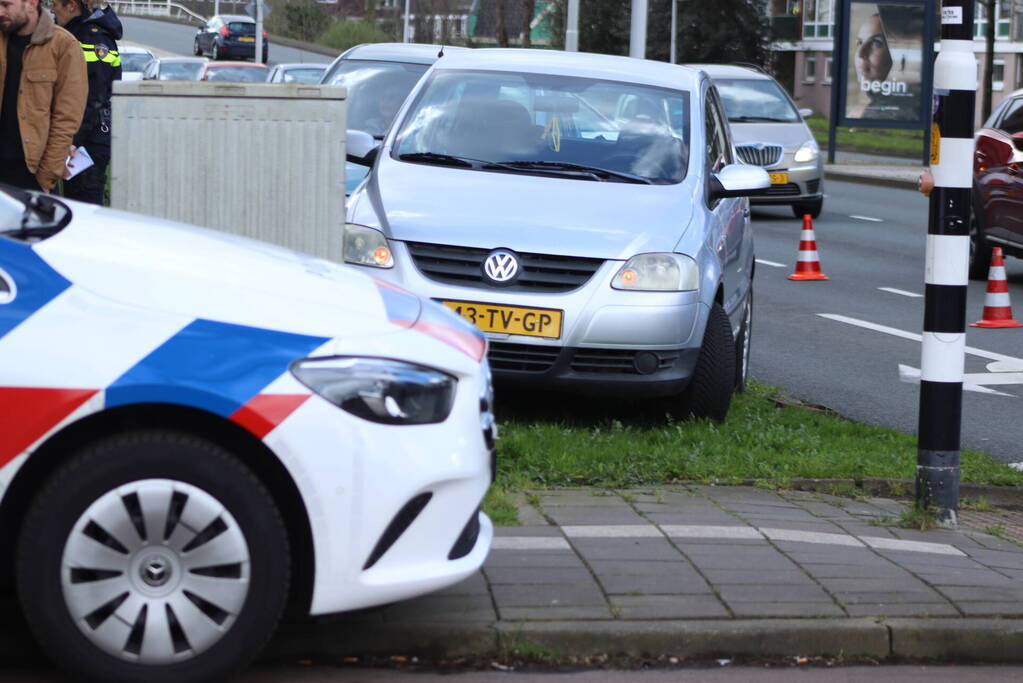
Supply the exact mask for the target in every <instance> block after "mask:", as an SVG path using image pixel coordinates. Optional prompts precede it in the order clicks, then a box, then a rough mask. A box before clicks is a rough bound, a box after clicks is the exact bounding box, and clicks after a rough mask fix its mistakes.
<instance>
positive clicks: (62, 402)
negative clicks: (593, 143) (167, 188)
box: [0, 185, 494, 681]
mask: <svg viewBox="0 0 1023 683" xmlns="http://www.w3.org/2000/svg"><path fill="white" fill-rule="evenodd" d="M485 351H486V343H485V340H484V339H483V337H482V336H481V334H480V333H479V332H477V331H476V329H475V328H474V327H472V326H471V325H469V324H468V323H465V322H463V321H462V319H460V318H458V317H457V316H455V315H454V314H451V313H449V312H448V311H447V310H445V309H443V308H441V307H440V306H438V305H436V304H432V303H430V302H426V301H423V300H421V299H419V298H418V297H415V296H413V295H411V294H409V293H407V292H405V291H403V290H400V289H398V288H396V287H394V286H393V285H388V284H384V283H382V282H380V281H376V280H374V279H372V278H370V277H367V276H365V275H363V274H362V273H358V272H354V271H352V270H350V269H349V268H347V267H345V266H338V265H335V264H333V263H329V262H325V261H322V260H318V259H314V258H312V257H307V256H304V255H301V254H297V253H293V252H290V251H286V250H283V249H278V248H276V247H271V246H269V245H264V244H261V243H256V242H250V241H247V240H244V239H240V238H237V237H233V236H228V235H224V234H221V233H215V232H212V231H207V230H203V229H199V228H193V227H189V226H183V225H177V224H173V223H170V222H166V221H161V220H157V219H151V218H143V217H140V216H135V215H131V214H127V213H122V212H118V211H113V210H110V209H102V208H99V207H95V206H91V205H86V204H79V203H75V202H62V201H58V200H57V199H55V198H54V197H51V196H48V195H43V194H38V193H30V192H23V191H20V190H14V189H11V188H9V187H6V186H2V185H0V422H2V426H3V428H2V430H0V543H2V544H3V545H2V547H3V548H5V551H4V552H3V553H0V568H2V571H3V576H4V578H5V579H6V580H5V581H4V585H5V586H7V587H13V588H16V590H17V594H18V597H19V600H20V603H21V605H22V608H23V610H24V612H25V614H26V617H27V619H28V622H29V624H30V626H31V628H32V630H33V632H34V634H35V636H36V638H37V640H38V641H39V643H40V645H41V646H42V647H43V649H44V650H45V651H46V652H47V653H48V654H49V655H50V656H51V657H52V658H53V659H54V660H55V661H57V662H59V663H60V664H61V665H62V666H64V667H65V668H67V669H68V670H69V671H72V672H74V675H75V677H76V678H81V677H87V678H93V679H100V680H107V681H109V680H147V681H163V680H166V681H171V680H173V681H184V680H207V679H219V678H223V677H225V676H227V675H229V674H230V673H231V672H233V671H235V670H237V669H238V668H239V667H240V666H242V665H243V664H244V663H246V662H247V661H248V660H249V659H250V658H251V657H253V656H254V655H255V654H256V653H257V652H258V651H259V649H260V648H261V646H262V645H263V644H264V643H265V642H266V641H267V639H268V638H269V636H270V634H271V633H272V632H273V630H274V628H275V626H276V624H277V621H278V619H279V618H280V615H281V613H282V611H283V610H284V609H285V607H286V606H291V607H292V608H296V609H297V610H300V613H306V614H312V615H319V614H324V613H330V612H339V611H344V610H351V609H356V608H362V607H368V606H373V605H380V604H384V603H389V602H393V601H395V600H399V599H403V598H407V597H410V596H415V595H418V594H422V593H425V592H428V591H432V590H435V589H438V588H441V587H444V586H447V585H450V584H453V583H455V582H457V581H459V580H461V579H463V578H465V577H466V576H468V575H470V574H471V573H473V572H474V571H475V570H476V569H477V568H479V566H480V565H481V564H482V563H483V560H484V558H485V556H486V554H487V552H488V549H489V546H490V541H491V538H492V536H493V527H492V525H491V523H490V521H489V520H488V519H487V517H486V515H485V514H483V513H481V512H480V508H479V506H480V502H481V500H482V498H483V495H484V493H485V491H486V489H487V487H488V485H489V483H490V481H491V478H492V473H493V460H492V453H493V436H494V434H493V417H492V414H491V400H492V398H491V397H492V394H491V389H490V375H489V370H488V366H487V363H486V360H485ZM8 549H9V550H8Z"/></svg>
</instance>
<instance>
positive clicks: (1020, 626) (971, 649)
mask: <svg viewBox="0 0 1023 683" xmlns="http://www.w3.org/2000/svg"><path fill="white" fill-rule="evenodd" d="M885 624H886V625H887V626H888V628H889V629H891V641H892V643H891V655H892V656H894V657H905V658H910V659H940V660H943V661H949V660H965V661H977V662H1023V621H1021V620H1019V619H888V620H887V621H886V622H885Z"/></svg>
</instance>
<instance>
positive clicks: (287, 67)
mask: <svg viewBox="0 0 1023 683" xmlns="http://www.w3.org/2000/svg"><path fill="white" fill-rule="evenodd" d="M326 70H327V65H326V64H310V63H309V62H305V63H301V62H299V63H295V64H277V65H276V66H274V68H273V69H271V70H270V75H269V76H267V78H266V80H267V82H269V83H319V82H320V79H321V78H322V77H323V72H324V71H326Z"/></svg>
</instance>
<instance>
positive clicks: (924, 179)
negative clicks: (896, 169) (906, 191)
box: [917, 168, 934, 197]
mask: <svg viewBox="0 0 1023 683" xmlns="http://www.w3.org/2000/svg"><path fill="white" fill-rule="evenodd" d="M917 189H918V190H920V193H921V194H922V195H923V196H925V197H930V196H931V190H933V189H934V176H933V175H931V169H929V168H925V169H924V170H923V172H922V173H921V174H920V180H919V181H918V182H917Z"/></svg>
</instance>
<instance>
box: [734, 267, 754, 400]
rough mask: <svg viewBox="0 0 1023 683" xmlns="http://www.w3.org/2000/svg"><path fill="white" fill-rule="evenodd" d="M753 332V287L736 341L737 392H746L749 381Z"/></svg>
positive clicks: (750, 290) (751, 287)
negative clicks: (747, 381)
mask: <svg viewBox="0 0 1023 683" xmlns="http://www.w3.org/2000/svg"><path fill="white" fill-rule="evenodd" d="M752 332H753V285H750V288H749V291H748V292H747V293H746V303H745V304H743V307H742V322H741V323H740V325H739V336H738V338H737V339H736V340H735V391H736V392H737V393H740V394H741V393H742V392H744V391H746V380H747V379H749V352H750V338H751V335H752Z"/></svg>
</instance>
